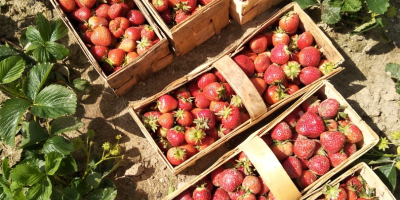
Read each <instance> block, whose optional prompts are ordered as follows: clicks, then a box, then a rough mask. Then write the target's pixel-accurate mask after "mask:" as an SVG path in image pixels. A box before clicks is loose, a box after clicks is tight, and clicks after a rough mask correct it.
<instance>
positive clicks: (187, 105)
mask: <svg viewBox="0 0 400 200" xmlns="http://www.w3.org/2000/svg"><path fill="white" fill-rule="evenodd" d="M192 108H193V97H189V98H179V97H178V109H182V110H187V111H190V110H191V109H192Z"/></svg>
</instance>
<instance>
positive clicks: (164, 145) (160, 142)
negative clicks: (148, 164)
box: [156, 137, 172, 153]
mask: <svg viewBox="0 0 400 200" xmlns="http://www.w3.org/2000/svg"><path fill="white" fill-rule="evenodd" d="M156 144H157V146H158V147H159V148H160V150H161V151H162V152H164V153H165V152H167V151H168V149H170V148H171V147H172V145H171V144H170V143H169V142H168V140H167V139H166V138H163V137H161V138H158V139H157V140H156Z"/></svg>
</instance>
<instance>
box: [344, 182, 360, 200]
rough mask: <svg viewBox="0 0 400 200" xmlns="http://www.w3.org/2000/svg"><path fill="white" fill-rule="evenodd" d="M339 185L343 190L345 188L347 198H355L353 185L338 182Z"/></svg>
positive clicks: (352, 199)
mask: <svg viewBox="0 0 400 200" xmlns="http://www.w3.org/2000/svg"><path fill="white" fill-rule="evenodd" d="M340 187H342V188H343V189H344V190H346V193H347V200H357V199H358V195H357V193H356V191H355V189H354V188H353V187H350V186H348V185H346V184H345V183H342V184H340Z"/></svg>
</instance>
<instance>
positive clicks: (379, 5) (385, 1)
mask: <svg viewBox="0 0 400 200" xmlns="http://www.w3.org/2000/svg"><path fill="white" fill-rule="evenodd" d="M366 3H367V6H368V8H369V9H370V10H371V11H372V12H374V13H377V14H380V15H381V14H383V13H385V12H386V11H387V9H388V7H389V0H366Z"/></svg>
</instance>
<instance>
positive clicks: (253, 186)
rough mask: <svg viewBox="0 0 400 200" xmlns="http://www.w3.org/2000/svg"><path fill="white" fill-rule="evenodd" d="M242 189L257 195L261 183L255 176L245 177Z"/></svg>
mask: <svg viewBox="0 0 400 200" xmlns="http://www.w3.org/2000/svg"><path fill="white" fill-rule="evenodd" d="M242 187H243V189H245V190H246V191H249V192H251V193H253V194H258V193H259V192H260V191H261V187H262V183H261V182H260V179H259V178H258V177H257V176H246V177H244V179H243V182H242Z"/></svg>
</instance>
